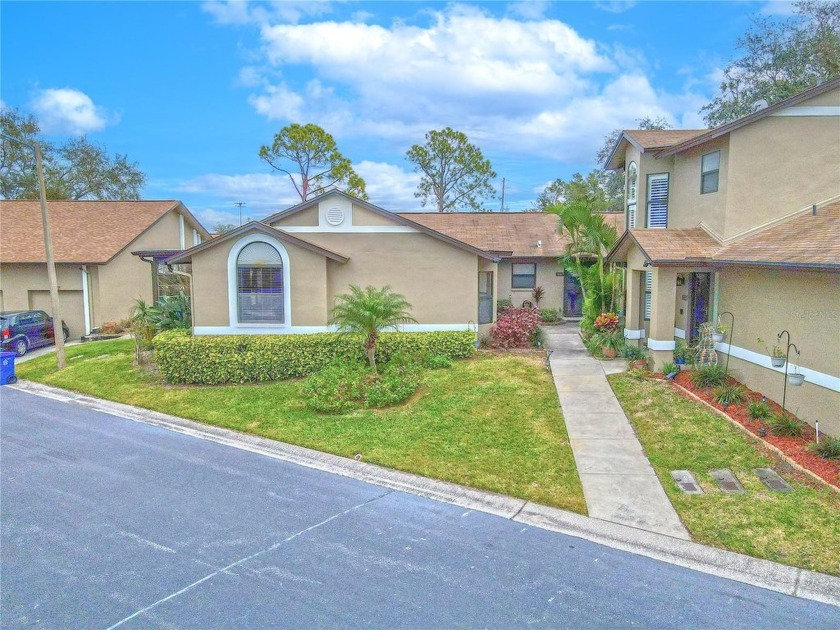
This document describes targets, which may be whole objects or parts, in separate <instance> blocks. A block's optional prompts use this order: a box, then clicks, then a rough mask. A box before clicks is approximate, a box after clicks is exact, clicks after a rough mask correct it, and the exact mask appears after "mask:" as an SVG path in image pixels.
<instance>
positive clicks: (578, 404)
mask: <svg viewBox="0 0 840 630" xmlns="http://www.w3.org/2000/svg"><path fill="white" fill-rule="evenodd" d="M543 330H544V331H545V347H546V348H547V349H549V350H552V351H553V352H552V354H551V359H550V365H551V373H552V375H553V376H554V384H555V386H556V387H557V395H558V397H559V398H560V407H561V408H562V409H563V417H564V418H565V420H566V428H567V430H568V432H569V439H570V442H571V445H572V451H573V452H574V456H575V463H576V464H577V469H578V474H579V475H580V481H581V484H582V485H583V495H584V497H585V499H586V507H587V509H588V510H589V516H591V517H593V518H598V519H602V520H605V521H610V522H612V523H620V524H622V525H629V526H631V527H636V528H638V529H643V530H646V531H650V532H656V533H659V534H666V535H668V536H673V537H675V538H682V539H684V540H690V536H689V534H688V532H687V531H686V529H685V527H683V524H682V523H681V522H680V519H679V517H678V516H677V513H676V511H675V510H674V507H673V506H672V505H671V502H670V501H669V500H668V497H667V495H666V494H665V490H664V489H663V488H662V485H661V484H660V483H659V479H658V478H657V476H656V473H655V472H654V470H653V468H652V467H651V465H650V462H649V461H648V459H647V457H646V456H645V454H644V452H643V451H642V445H641V444H640V443H639V440H638V439H637V438H636V434H635V432H634V431H633V427H632V426H630V422H629V421H628V420H627V416H625V415H624V411H623V410H622V408H621V405H620V404H619V403H618V400H617V399H616V397H615V394H613V391H612V388H611V387H610V385H609V383H608V382H607V378H606V374H607V371H608V372H610V373H612V372H616V371H621V369H623V363H622V362H618V361H611V362H601V361H598V360H597V359H593V358H592V357H591V356H589V354H588V353H587V351H586V347H585V346H584V345H583V342H582V341H581V339H580V336H579V335H578V327H577V326H571V325H570V326H545V327H544V328H543Z"/></svg>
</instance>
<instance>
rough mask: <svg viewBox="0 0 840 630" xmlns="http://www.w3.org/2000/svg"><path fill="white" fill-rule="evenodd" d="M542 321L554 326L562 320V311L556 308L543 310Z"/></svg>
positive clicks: (541, 311)
mask: <svg viewBox="0 0 840 630" xmlns="http://www.w3.org/2000/svg"><path fill="white" fill-rule="evenodd" d="M540 319H541V320H543V323H546V324H553V323H554V322H556V321H558V320H559V319H560V311H559V310H557V309H556V308H541V309H540Z"/></svg>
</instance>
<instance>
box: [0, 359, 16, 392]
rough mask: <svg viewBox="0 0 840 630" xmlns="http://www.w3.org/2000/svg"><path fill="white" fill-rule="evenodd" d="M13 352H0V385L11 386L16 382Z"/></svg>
mask: <svg viewBox="0 0 840 630" xmlns="http://www.w3.org/2000/svg"><path fill="white" fill-rule="evenodd" d="M16 356H17V355H16V354H15V353H14V352H0V385H11V384H12V383H16V382H17V376H15V357H16Z"/></svg>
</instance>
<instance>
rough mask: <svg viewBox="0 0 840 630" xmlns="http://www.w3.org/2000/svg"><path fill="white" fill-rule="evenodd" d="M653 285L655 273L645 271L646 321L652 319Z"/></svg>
mask: <svg viewBox="0 0 840 630" xmlns="http://www.w3.org/2000/svg"><path fill="white" fill-rule="evenodd" d="M652 286H653V273H652V272H650V271H646V272H645V321H650V295H651V290H652Z"/></svg>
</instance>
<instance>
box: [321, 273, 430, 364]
mask: <svg viewBox="0 0 840 630" xmlns="http://www.w3.org/2000/svg"><path fill="white" fill-rule="evenodd" d="M336 301H337V303H336V305H335V307H334V308H333V310H332V323H333V324H335V326H336V327H337V328H338V330H339V331H341V332H354V333H362V334H364V335H365V354H366V355H367V358H368V362H369V363H370V369H371V370H372V371H373V373H374V374H376V341H377V339H378V338H379V333H380V332H382V331H383V330H386V329H388V328H394V329H396V328H397V326H398V325H399V324H407V323H409V322H416V321H417V320H416V319H414V318H413V317H412V316H411V315H410V314H409V309H411V304H409V303H408V302H406V300H405V298H404V297H403V296H402V295H400V294H399V293H394V292H393V291H392V290H391V287H383V288H381V289H377V288H375V287H371V286H367V287H365V288H364V289H361V288H359V287H357V286H356V285H352V284H351V285H350V292H349V293H343V294H341V295H339V296H337V297H336Z"/></svg>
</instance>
